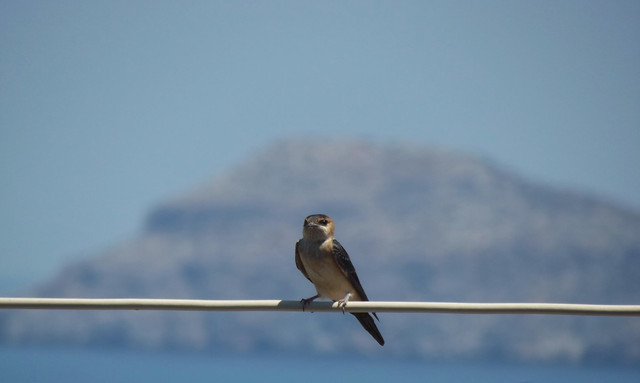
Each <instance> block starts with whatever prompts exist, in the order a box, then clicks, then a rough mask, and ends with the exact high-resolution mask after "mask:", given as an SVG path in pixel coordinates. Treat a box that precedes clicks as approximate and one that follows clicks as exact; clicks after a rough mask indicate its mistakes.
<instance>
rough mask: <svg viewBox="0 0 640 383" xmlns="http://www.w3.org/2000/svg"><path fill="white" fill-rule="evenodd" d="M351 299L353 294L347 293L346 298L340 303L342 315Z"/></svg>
mask: <svg viewBox="0 0 640 383" xmlns="http://www.w3.org/2000/svg"><path fill="white" fill-rule="evenodd" d="M349 298H351V293H347V295H345V296H344V298H342V299H340V300H339V301H338V307H340V308H341V309H342V314H344V313H345V307H347V303H349Z"/></svg>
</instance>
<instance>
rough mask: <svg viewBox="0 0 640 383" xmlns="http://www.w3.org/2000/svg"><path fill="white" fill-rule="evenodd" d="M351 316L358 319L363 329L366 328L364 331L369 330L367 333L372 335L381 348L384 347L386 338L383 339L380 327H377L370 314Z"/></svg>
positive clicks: (354, 314)
mask: <svg viewBox="0 0 640 383" xmlns="http://www.w3.org/2000/svg"><path fill="white" fill-rule="evenodd" d="M351 315H353V316H354V317H356V319H357V320H358V322H360V324H361V325H362V327H364V329H365V330H367V332H368V333H369V334H371V336H372V337H373V338H374V339H375V340H376V341H377V342H378V343H380V346H384V338H383V337H382V334H380V331H379V330H378V327H377V326H376V323H375V322H374V321H373V318H372V317H371V315H369V314H368V313H351ZM374 315H375V314H374Z"/></svg>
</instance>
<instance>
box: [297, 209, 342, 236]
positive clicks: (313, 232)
mask: <svg viewBox="0 0 640 383" xmlns="http://www.w3.org/2000/svg"><path fill="white" fill-rule="evenodd" d="M334 229H335V225H334V223H333V220H332V219H331V218H329V217H328V216H326V215H324V214H313V215H310V216H308V217H307V218H305V219H304V224H303V226H302V236H303V237H304V238H305V239H308V240H310V241H324V240H326V239H329V238H331V237H333V230H334Z"/></svg>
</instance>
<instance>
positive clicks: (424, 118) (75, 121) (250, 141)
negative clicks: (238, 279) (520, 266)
mask: <svg viewBox="0 0 640 383" xmlns="http://www.w3.org/2000/svg"><path fill="white" fill-rule="evenodd" d="M638 20H640V2H638V1H611V2H605V1H582V0H581V1H529V2H526V1H384V2H380V1H346V2H345V1H328V2H320V1H309V2H308V1H255V2H254V1H243V2H236V1H224V2H223V1H188V2H178V1H173V2H163V1H148V2H145V1H100V2H98V1H82V2H80V1H55V2H52V1H28V2H17V1H0V193H1V194H0V233H1V234H0V264H2V267H0V292H6V291H13V290H15V289H20V288H24V287H27V286H29V285H30V284H32V283H34V282H37V281H38V280H41V279H42V278H45V277H47V276H49V275H51V274H52V273H54V272H55V271H56V270H58V269H59V268H60V267H61V266H62V265H63V264H64V263H65V262H68V261H70V260H73V259H78V258H80V257H83V256H88V255H91V254H93V253H95V251H99V250H101V249H104V248H105V247H108V246H111V245H114V244H116V243H118V242H119V241H122V240H125V239H127V238H132V237H133V236H135V235H136V233H137V232H138V231H139V228H140V224H141V222H142V219H143V217H144V214H145V213H146V212H147V211H148V210H149V209H150V208H151V207H152V206H153V205H154V204H156V203H158V202H160V201H162V200H163V199H166V198H168V197H171V196H173V195H176V194H179V193H180V192H182V191H184V190H186V189H189V188H192V187H195V186H197V185H198V184H200V183H203V182H205V181H206V180H209V179H211V177H214V176H215V175H216V174H217V173H219V172H221V171H224V170H225V169H228V168H229V167H230V166H233V165H234V164H236V163H238V162H239V161H241V160H242V159H243V158H245V157H247V156H250V155H251V154H252V153H254V152H255V151H258V150H260V149H261V148H263V147H264V146H266V145H268V144H270V143H272V142H273V141H275V140H277V139H282V138H287V137H292V136H295V137H318V138H319V139H320V138H321V137H348V138H364V139H369V140H374V141H379V142H385V141H394V142H410V143H413V144H420V145H425V146H439V147H445V148H449V149H453V150H459V151H462V152H468V153H475V154H479V155H482V156H486V157H489V158H492V159H494V160H496V161H497V162H498V163H501V164H503V165H504V166H507V167H509V168H510V169H512V170H515V171H517V172H519V173H521V174H523V175H525V176H527V177H530V178H532V179H534V180H537V181H540V182H544V183H548V184H550V185H553V186H556V187H568V188H574V189H579V190H584V191H586V192H588V193H591V194H595V195H598V196H601V197H603V198H606V199H609V200H611V201H614V202H616V203H619V204H620V205H622V206H628V207H630V208H632V209H635V210H636V211H640V170H639V169H640V166H638V165H639V164H640V150H638V147H639V146H640V23H639V22H638ZM292 240H293V239H292Z"/></svg>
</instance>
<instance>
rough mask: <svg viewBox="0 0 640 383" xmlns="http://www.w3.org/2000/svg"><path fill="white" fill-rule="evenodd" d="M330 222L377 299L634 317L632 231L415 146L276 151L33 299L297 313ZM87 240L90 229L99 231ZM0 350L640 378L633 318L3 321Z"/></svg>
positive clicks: (637, 294) (153, 219)
mask: <svg viewBox="0 0 640 383" xmlns="http://www.w3.org/2000/svg"><path fill="white" fill-rule="evenodd" d="M313 213H324V214H327V215H329V216H331V217H332V218H333V219H334V220H335V222H336V237H337V238H338V239H339V240H340V242H341V243H342V244H343V245H344V246H345V248H346V249H347V251H348V252H349V253H350V255H351V258H352V261H353V263H354V265H355V266H356V268H357V270H358V274H359V276H360V280H361V281H362V284H363V286H364V288H365V290H366V291H367V294H368V295H369V297H370V299H372V300H397V301H405V300H406V301H459V302H567V303H610V304H638V299H639V298H640V278H638V271H640V214H638V213H637V212H633V211H631V210H629V209H624V208H622V207H618V206H615V205H612V204H610V203H607V202H605V201H601V200H598V199H596V198H593V197H590V196H586V195H583V194H580V193H577V192H573V191H565V190H557V189H553V188H550V187H548V186H546V185H541V184H537V183H535V182H531V181H528V180H526V179H524V178H522V177H520V176H518V175H516V174H514V173H513V172H511V171H508V170H505V169H504V168H502V167H500V166H498V165H496V164H494V163H492V162H490V161H487V160H486V159H482V158H477V157H472V156H466V155H462V154H459V153H455V152H449V151H443V150H434V149H430V148H424V147H419V146H413V145H401V144H373V143H370V142H361V141H349V142H344V141H328V140H314V141H308V140H287V141H282V142H279V143H276V144H274V145H273V146H270V147H268V148H266V150H264V151H263V152H261V153H257V154H255V156H252V157H251V158H248V159H247V160H246V161H245V162H243V163H241V164H240V165H239V166H237V167H236V168H234V169H230V170H229V171H228V172H226V173H225V174H222V175H220V176H218V177H216V178H215V179H213V180H212V181H211V182H209V183H207V184H205V185H202V186H201V187H199V188H196V189H195V190H193V191H191V192H188V193H185V194H184V195H182V196H179V197H178V198H175V199H173V200H170V201H166V202H164V203H161V204H159V205H158V206H156V207H155V208H153V209H152V210H151V212H150V213H149V215H148V216H147V217H146V220H145V222H144V227H143V229H142V230H141V233H139V235H137V236H136V237H135V238H133V239H132V240H130V241H128V242H126V243H122V244H119V245H117V246H114V247H113V248H111V249H109V250H107V251H104V252H102V253H101V254H96V255H93V256H88V257H86V259H85V260H84V261H81V262H78V263H75V264H72V265H69V266H68V267H66V268H65V269H63V270H62V271H60V273H59V274H58V275H57V276H55V277H54V278H53V279H52V280H50V281H47V282H45V283H43V284H41V285H39V286H38V287H36V288H34V289H33V290H31V291H28V292H26V293H25V295H28V296H40V297H83V298H116V297H124V298H133V297H135V298H190V299H287V300H288V299H291V300H297V299H300V298H303V297H309V296H311V295H313V294H314V293H315V290H314V289H313V286H312V285H311V284H310V283H309V282H308V281H307V280H306V279H305V278H304V277H303V276H302V274H300V273H299V271H298V270H297V269H296V267H295V264H294V257H293V249H294V244H295V242H296V240H297V239H298V238H300V235H301V229H302V221H303V219H304V217H305V216H307V215H309V214H313ZM97 229H98V228H97ZM0 314H2V315H1V316H0V342H2V343H20V344H24V343H37V344H74V345H89V346H99V345H109V346H122V347H137V348H177V349H189V350H209V349H223V350H229V351H234V352H244V351H261V350H269V351H273V350H275V351H283V352H306V353H316V354H318V353H320V354H321V353H331V354H336V353H338V354H339V353H346V352H349V351H357V352H360V353H367V354H373V355H393V356H411V357H423V358H445V359H446V358H454V357H455V358H467V359H478V358H497V359H508V360H518V361H550V362H553V361H561V360H562V361H572V362H630V363H637V362H638V361H640V347H638V345H640V321H638V319H637V318H608V317H580V316H541V315H528V316H515V315H511V316H510V315H450V314H429V315H427V314H381V315H380V319H381V322H380V324H379V328H380V331H381V332H382V333H383V335H384V337H385V339H386V341H387V344H386V345H385V347H384V348H380V347H379V346H378V345H377V344H376V343H375V341H373V340H372V339H371V338H370V337H369V335H368V334H367V333H366V332H365V331H364V330H362V328H360V326H359V324H358V323H357V322H356V321H355V320H354V319H353V318H352V317H350V316H343V315H340V314H327V313H315V314H309V313H274V312H268V313H264V312H255V313H254V312H233V313H221V312H206V313H205V312H147V311H145V312H136V311H38V310H34V311H29V310H24V311H12V312H4V313H0Z"/></svg>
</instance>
